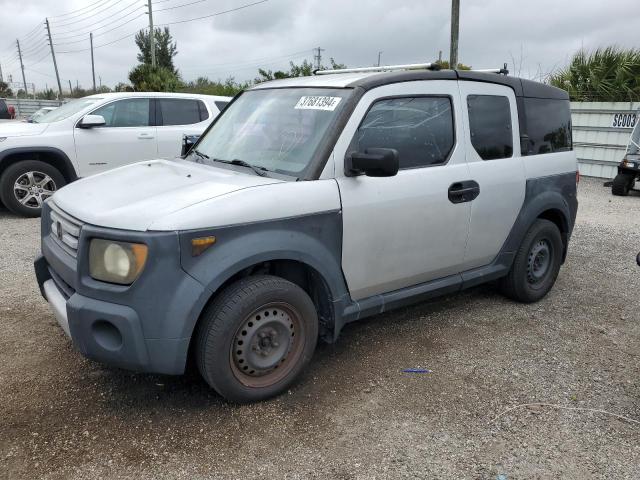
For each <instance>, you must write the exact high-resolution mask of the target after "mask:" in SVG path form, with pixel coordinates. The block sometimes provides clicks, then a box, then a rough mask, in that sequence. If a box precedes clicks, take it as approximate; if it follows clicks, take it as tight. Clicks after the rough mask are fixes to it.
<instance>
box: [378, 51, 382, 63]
mask: <svg viewBox="0 0 640 480" xmlns="http://www.w3.org/2000/svg"><path fill="white" fill-rule="evenodd" d="M381 56H382V52H378V66H380V57H381Z"/></svg>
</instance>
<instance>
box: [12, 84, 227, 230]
mask: <svg viewBox="0 0 640 480" xmlns="http://www.w3.org/2000/svg"><path fill="white" fill-rule="evenodd" d="M229 100H230V98H228V97H214V96H209V95H187V94H179V93H131V92H125V93H105V94H99V95H91V96H88V97H84V98H81V99H78V100H74V101H71V102H69V103H66V104H64V105H63V106H61V107H59V108H57V109H55V110H54V111H52V112H50V113H47V114H46V115H44V116H42V117H39V118H36V119H34V121H33V123H21V122H8V123H2V124H0V200H1V202H2V203H3V204H4V205H5V206H6V207H7V208H8V209H9V210H11V211H12V212H14V213H16V214H18V215H23V216H29V217H35V216H38V215H40V211H41V209H42V202H43V200H45V199H47V198H48V197H50V196H51V195H53V193H54V192H55V191H56V190H57V189H59V188H61V187H63V186H64V185H66V184H67V183H69V182H71V181H73V180H76V179H77V178H80V177H87V176H89V175H93V174H95V173H99V172H103V171H105V170H108V169H111V168H115V167H120V166H122V165H126V164H129V163H133V162H137V161H140V160H151V159H156V158H167V159H169V158H174V157H176V156H178V155H179V154H180V148H181V139H182V135H183V134H187V135H192V134H200V133H202V132H203V131H204V129H205V128H206V127H207V126H208V125H209V124H210V123H211V120H212V119H213V118H215V117H216V116H217V115H218V113H220V110H222V108H224V106H225V105H226V104H227V103H228V102H229Z"/></svg>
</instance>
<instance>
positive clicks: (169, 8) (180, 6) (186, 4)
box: [154, 0, 209, 13]
mask: <svg viewBox="0 0 640 480" xmlns="http://www.w3.org/2000/svg"><path fill="white" fill-rule="evenodd" d="M208 1H209V0H196V1H195V2H189V3H183V4H182V5H176V6H174V7H166V8H160V9H158V10H154V11H155V12H156V13H157V12H164V11H165V10H175V9H176V8H182V7H188V6H189V5H195V4H196V3H202V2H208ZM156 3H158V2H156Z"/></svg>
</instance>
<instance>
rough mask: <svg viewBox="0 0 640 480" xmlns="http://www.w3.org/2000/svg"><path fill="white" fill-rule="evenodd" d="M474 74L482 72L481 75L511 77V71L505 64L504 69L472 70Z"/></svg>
mask: <svg viewBox="0 0 640 480" xmlns="http://www.w3.org/2000/svg"><path fill="white" fill-rule="evenodd" d="M471 71H472V72H480V73H500V74H502V75H509V70H507V64H506V63H505V64H504V66H503V67H502V68H485V69H480V70H475V69H472V70H471Z"/></svg>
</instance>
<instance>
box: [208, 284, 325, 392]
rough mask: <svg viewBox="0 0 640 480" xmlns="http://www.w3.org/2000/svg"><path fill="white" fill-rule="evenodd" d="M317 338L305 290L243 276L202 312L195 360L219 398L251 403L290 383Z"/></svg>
mask: <svg viewBox="0 0 640 480" xmlns="http://www.w3.org/2000/svg"><path fill="white" fill-rule="evenodd" d="M317 338H318V319H317V314H316V310H315V306H314V304H313V302H312V301H311V299H310V298H309V296H308V295H307V293H306V292H305V291H304V290H302V289H301V288H300V287H298V286H297V285H295V284H293V283H291V282H289V281H287V280H284V279H282V278H279V277H274V276H268V275H260V276H253V277H247V278H245V279H242V280H239V281H238V282H236V283H234V284H232V285H230V286H229V287H227V288H226V289H225V290H224V291H223V292H221V293H220V295H219V296H218V297H217V298H216V299H215V300H214V301H213V302H212V303H211V304H210V305H209V307H207V309H206V310H205V312H204V313H203V316H202V318H201V319H200V325H199V327H198V330H197V333H196V342H197V344H196V360H197V362H198V369H199V370H200V373H201V374H202V376H203V378H204V379H205V381H206V382H207V383H208V384H209V385H210V386H211V387H213V388H214V389H215V390H216V391H217V392H218V393H219V394H220V395H222V396H223V397H225V398H226V399H227V400H230V401H233V402H239V403H244V402H254V401H258V400H263V399H266V398H269V397H272V396H274V395H277V394H279V393H281V392H282V391H284V390H286V389H287V388H288V387H289V385H291V384H292V383H293V381H294V380H295V379H296V377H297V376H298V375H299V374H300V372H301V371H302V370H303V368H304V367H305V365H306V364H307V363H308V361H309V360H310V358H311V356H312V354H313V351H314V349H315V346H316V341H317Z"/></svg>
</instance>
